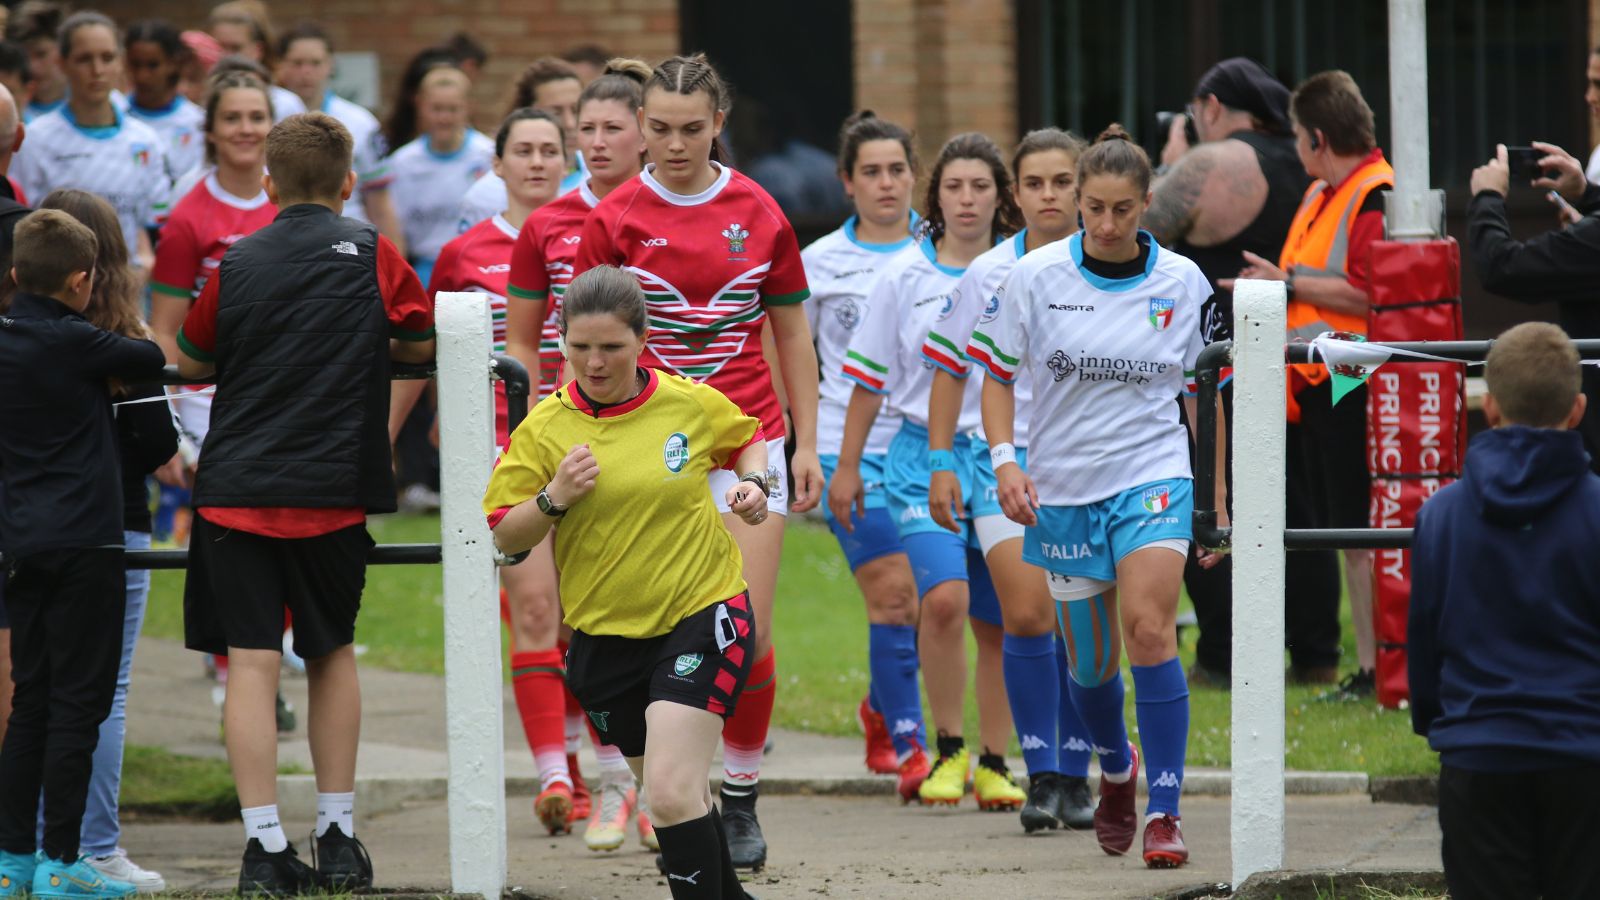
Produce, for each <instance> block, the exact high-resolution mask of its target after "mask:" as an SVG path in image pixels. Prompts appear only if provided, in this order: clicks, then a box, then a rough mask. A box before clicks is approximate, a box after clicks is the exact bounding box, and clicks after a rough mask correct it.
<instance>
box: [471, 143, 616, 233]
mask: <svg viewBox="0 0 1600 900" xmlns="http://www.w3.org/2000/svg"><path fill="white" fill-rule="evenodd" d="M490 146H491V147H492V146H493V141H491V142H490ZM588 177H589V170H588V169H587V168H585V167H584V165H583V154H582V153H580V154H578V167H577V168H576V169H573V170H572V171H571V172H568V173H567V174H566V175H565V176H563V177H562V179H561V187H560V188H559V189H558V190H557V191H556V196H557V197H564V196H566V194H567V193H568V192H570V191H575V190H577V189H578V185H580V184H583V183H584V182H585V181H587V180H588ZM506 202H507V199H506V182H505V179H503V178H501V177H500V176H499V175H496V174H495V173H494V171H493V170H490V171H489V172H486V173H485V174H484V176H483V177H482V178H479V179H478V180H477V181H474V182H473V183H472V187H470V188H467V193H466V194H465V195H464V196H463V197H462V198H461V211H460V213H459V214H458V215H457V219H456V228H457V229H458V230H460V232H461V233H462V234H466V233H467V229H469V228H471V227H472V226H474V225H476V224H478V223H479V222H482V221H483V220H484V219H487V218H489V217H490V216H494V215H499V214H500V213H503V212H505V211H506Z"/></svg>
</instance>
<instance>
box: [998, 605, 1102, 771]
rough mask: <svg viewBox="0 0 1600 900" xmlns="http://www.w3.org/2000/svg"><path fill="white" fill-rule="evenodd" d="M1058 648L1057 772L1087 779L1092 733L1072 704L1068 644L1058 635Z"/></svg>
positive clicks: (1056, 641) (1056, 653)
mask: <svg viewBox="0 0 1600 900" xmlns="http://www.w3.org/2000/svg"><path fill="white" fill-rule="evenodd" d="M1055 644H1056V652H1055V657H1056V683H1057V684H1058V685H1060V690H1059V691H1058V692H1057V693H1058V696H1059V697H1060V699H1059V701H1058V704H1057V708H1056V739H1057V740H1058V741H1059V745H1058V747H1057V750H1056V771H1057V772H1060V773H1061V774H1063V775H1076V776H1078V777H1079V778H1083V777H1087V776H1088V774H1089V754H1090V750H1089V731H1088V729H1086V728H1084V727H1083V718H1082V717H1081V716H1079V715H1078V707H1077V705H1076V704H1074V703H1073V702H1072V688H1071V687H1070V686H1069V685H1068V682H1070V681H1071V680H1072V678H1071V676H1070V675H1068V674H1067V673H1068V672H1069V671H1070V669H1069V667H1068V664H1067V642H1066V641H1064V640H1062V639H1061V635H1059V634H1058V635H1056V640H1055ZM1013 715H1014V714H1013Z"/></svg>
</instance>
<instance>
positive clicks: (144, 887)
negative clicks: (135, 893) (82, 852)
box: [85, 847, 167, 894]
mask: <svg viewBox="0 0 1600 900" xmlns="http://www.w3.org/2000/svg"><path fill="white" fill-rule="evenodd" d="M85 859H87V860H88V861H89V865H91V866H93V867H94V870H95V871H96V872H99V873H100V874H101V875H104V876H105V877H107V878H109V879H111V880H112V881H126V882H127V883H129V884H131V885H133V886H134V887H136V888H138V889H139V893H141V894H158V893H160V892H162V891H164V890H166V889H167V880H166V879H165V878H162V877H161V873H160V872H152V871H150V870H149V869H142V868H140V867H139V864H138V863H135V862H134V861H133V860H131V859H129V858H128V851H126V850H124V849H122V848H121V847H118V848H117V849H116V850H113V851H112V852H111V853H109V854H107V855H105V856H88V857H85Z"/></svg>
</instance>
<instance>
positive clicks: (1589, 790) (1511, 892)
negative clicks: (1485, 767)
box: [1439, 766, 1600, 900]
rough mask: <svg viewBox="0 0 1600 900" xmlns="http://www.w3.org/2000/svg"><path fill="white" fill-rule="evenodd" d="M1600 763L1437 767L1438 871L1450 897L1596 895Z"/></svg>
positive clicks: (1570, 898)
mask: <svg viewBox="0 0 1600 900" xmlns="http://www.w3.org/2000/svg"><path fill="white" fill-rule="evenodd" d="M1597 776H1600V769H1596V768H1595V767H1592V766H1590V767H1582V766H1577V767H1573V768H1570V769H1557V770H1551V771H1543V772H1474V771H1470V770H1467V769H1457V768H1452V767H1450V766H1444V767H1442V768H1441V770H1440V772H1439V828H1440V830H1441V831H1443V832H1444V846H1443V856H1444V877H1445V882H1446V883H1447V884H1448V885H1449V887H1450V896H1451V897H1453V898H1454V900H1478V898H1482V900H1491V898H1492V900H1523V898H1529V900H1531V898H1535V897H1543V898H1544V900H1578V898H1591V897H1600V832H1596V830H1595V829H1594V828H1593V827H1591V825H1590V823H1589V818H1588V816H1589V811H1590V810H1592V809H1594V808H1595V807H1596V805H1600V777H1597Z"/></svg>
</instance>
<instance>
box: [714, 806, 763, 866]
mask: <svg viewBox="0 0 1600 900" xmlns="http://www.w3.org/2000/svg"><path fill="white" fill-rule="evenodd" d="M756 791H757V789H756V787H754V786H752V787H751V788H749V790H748V791H747V792H745V793H742V794H741V795H739V796H732V795H730V794H729V793H728V792H727V791H726V790H724V791H723V792H722V827H723V830H724V831H726V832H727V834H728V855H729V856H730V857H732V859H733V865H734V867H735V868H739V869H752V870H754V871H758V872H759V871H761V869H762V868H763V867H765V866H766V864H767V839H766V838H765V837H763V836H762V835H761V823H760V822H759V821H758V820H757V819H756Z"/></svg>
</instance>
